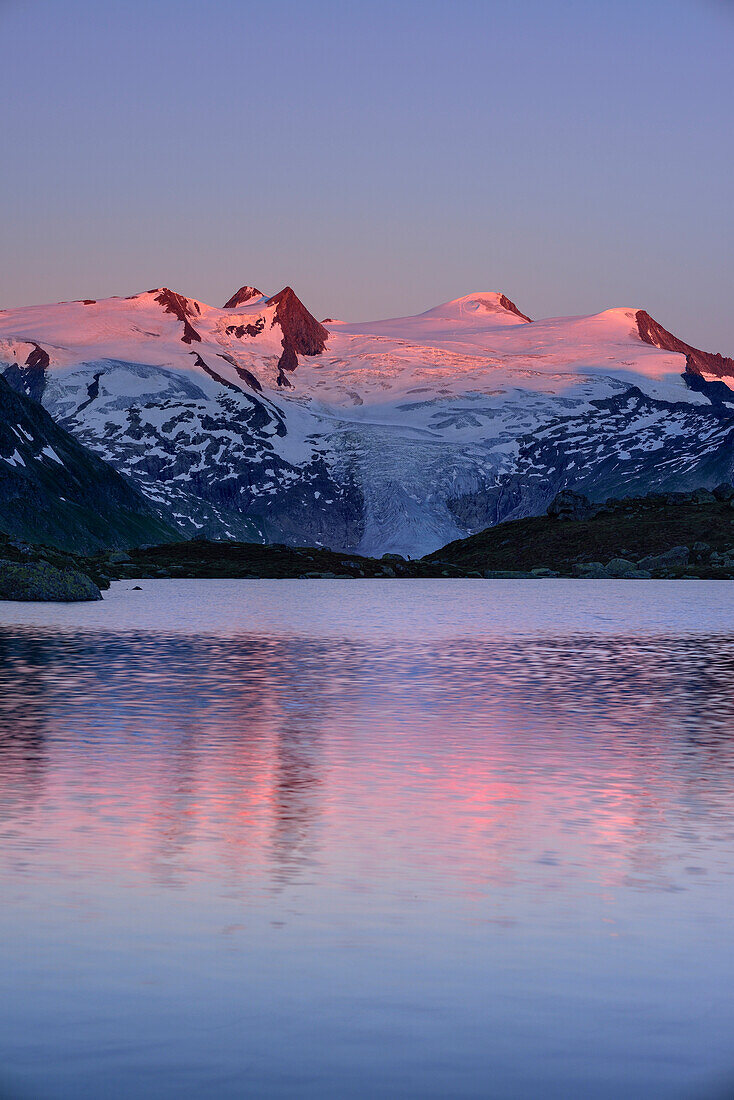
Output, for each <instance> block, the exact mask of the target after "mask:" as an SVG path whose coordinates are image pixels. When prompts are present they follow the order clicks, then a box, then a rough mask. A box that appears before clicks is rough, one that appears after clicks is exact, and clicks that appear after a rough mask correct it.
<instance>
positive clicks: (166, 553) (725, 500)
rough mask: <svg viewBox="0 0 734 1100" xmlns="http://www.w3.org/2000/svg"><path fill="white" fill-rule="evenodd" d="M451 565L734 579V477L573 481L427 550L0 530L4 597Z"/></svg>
mask: <svg viewBox="0 0 734 1100" xmlns="http://www.w3.org/2000/svg"><path fill="white" fill-rule="evenodd" d="M442 577H448V578H457V579H459V578H462V577H465V578H467V577H470V578H483V579H488V580H494V579H497V580H499V579H527V580H542V579H544V578H552V577H569V578H577V579H594V580H602V579H614V580H635V579H639V580H643V579H675V578H682V579H695V578H702V579H708V580H713V579H721V580H729V579H734V487H732V486H731V485H722V486H719V487H717V488H716V489H715V490H713V491H711V492H709V491H708V490H706V489H698V490H695V491H694V492H692V493H666V494H650V495H649V496H646V497H638V498H628V499H623V500H608V501H605V502H604V503H593V502H591V501H590V500H588V499H587V498H586V497H583V496H581V495H580V494H577V493H573V492H570V491H564V492H562V493H560V494H559V495H558V496H557V497H556V498H555V500H554V501H553V503H552V504H551V505H550V507H549V508H548V513H547V515H545V516H535V517H531V518H528V519H522V520H514V521H512V522H509V523H503V524H498V525H497V526H496V527H491V528H489V529H487V530H485V531H481V532H479V533H478V534H476V535H472V536H470V537H469V538H467V539H461V540H459V541H457V542H454V543H450V544H449V545H448V546H445V547H443V549H442V550H440V551H437V552H436V553H435V554H430V555H427V556H426V557H424V558H420V559H418V560H409V559H406V558H403V557H401V556H400V555H399V554H385V555H383V557H382V558H367V557H361V556H359V555H355V554H343V553H339V552H336V551H332V550H324V549H321V548H318V547H293V546H285V545H270V546H264V545H261V544H259V543H246V542H217V541H212V540H207V539H193V540H190V541H187V542H179V543H165V544H162V545H157V546H141V547H137V548H133V549H130V550H127V551H122V550H108V551H100V552H97V553H95V554H92V555H79V554H71V553H68V552H66V551H62V550H58V549H53V548H50V547H44V546H37V545H32V544H28V543H21V542H18V541H14V540H12V539H10V538H8V537H7V536H4V535H2V534H0V599H4V600H8V599H16V600H94V599H100V598H101V593H102V592H103V591H104V590H105V589H107V588H109V586H110V584H111V582H112V581H113V580H126V579H127V580H133V579H165V578H172V579H174V578H180V579H187V578H188V579H197V578H222V579H248V578H249V579H256V578H263V579H278V578H283V579H286V578H290V579H304V580H308V579H315V578H319V579H359V578H406V579H409V578H415V579H418V578H442Z"/></svg>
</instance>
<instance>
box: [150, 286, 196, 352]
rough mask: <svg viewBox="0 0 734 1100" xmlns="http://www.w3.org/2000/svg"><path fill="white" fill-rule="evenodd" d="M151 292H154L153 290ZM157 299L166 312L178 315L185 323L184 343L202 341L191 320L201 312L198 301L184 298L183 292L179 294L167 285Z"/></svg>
mask: <svg viewBox="0 0 734 1100" xmlns="http://www.w3.org/2000/svg"><path fill="white" fill-rule="evenodd" d="M151 293H153V292H152V291H151ZM155 301H156V302H160V304H161V305H162V306H163V311H164V313H172V314H173V315H174V317H178V319H179V321H181V322H182V323H183V327H184V331H183V336H182V337H181V339H182V340H183V342H184V344H191V343H192V342H193V341H197V342H198V343H201V337H200V336H199V333H198V332H197V331H196V329H195V328H194V327H193V326H192V325H191V324H190V322H189V318H190V317H191V318H193V317H195V316H196V315H197V314H198V313H201V310H200V308H199V305H198V303H197V302H192V301H191V300H190V299H189V298H184V296H183V294H177V293H176V291H175V290H169V289H168V287H167V286H164V287H163V289H162V290H161V291H160V293H159V294H157V295H156V298H155Z"/></svg>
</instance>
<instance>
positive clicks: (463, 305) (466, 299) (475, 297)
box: [428, 290, 531, 324]
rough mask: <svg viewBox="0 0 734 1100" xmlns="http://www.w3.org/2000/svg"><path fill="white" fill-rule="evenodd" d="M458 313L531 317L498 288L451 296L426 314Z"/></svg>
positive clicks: (520, 317)
mask: <svg viewBox="0 0 734 1100" xmlns="http://www.w3.org/2000/svg"><path fill="white" fill-rule="evenodd" d="M432 313H440V314H447V313H451V314H458V315H459V316H471V315H472V314H477V313H479V314H481V313H498V314H502V313H513V314H514V315H515V317H518V318H519V319H520V320H521V321H526V322H527V323H528V324H530V323H531V318H530V317H528V316H527V315H526V314H525V313H522V312H521V311H520V310H519V309H518V308H517V306H516V305H515V303H514V302H513V301H512V300H511V299H510V298H508V297H507V295H506V294H503V293H502V292H501V291H499V290H478V291H474V293H472V294H465V295H463V297H461V298H452V300H451V301H450V302H444V303H443V305H440V306H436V307H435V308H434V309H429V310H428V314H429V315H430V314H432Z"/></svg>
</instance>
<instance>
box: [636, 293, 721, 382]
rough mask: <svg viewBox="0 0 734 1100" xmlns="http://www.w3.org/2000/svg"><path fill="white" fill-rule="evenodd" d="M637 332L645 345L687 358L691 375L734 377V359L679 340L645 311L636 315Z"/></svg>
mask: <svg viewBox="0 0 734 1100" xmlns="http://www.w3.org/2000/svg"><path fill="white" fill-rule="evenodd" d="M635 320H636V321H637V331H638V333H639V336H640V339H641V340H642V341H643V343H645V344H651V345H652V346H653V347H654V348H660V349H661V350H662V351H672V352H676V353H677V354H678V355H685V357H686V371H687V372H688V373H689V374H698V375H704V374H713V375H715V377H717V378H724V377H730V376H734V359H728V358H726V357H725V356H723V355H719V353H718V352H711V351H699V349H698V348H694V347H691V345H690V344H686V343H684V341H683V340H679V339H678V337H677V336H673V334H672V332H668V330H667V329H664V328H663V326H662V325H661V324H659V323H658V322H657V321H656V320H655V318H654V317H651V316H650V314H649V313H647V312H646V311H645V310H644V309H638V310H637V313H636V314H635Z"/></svg>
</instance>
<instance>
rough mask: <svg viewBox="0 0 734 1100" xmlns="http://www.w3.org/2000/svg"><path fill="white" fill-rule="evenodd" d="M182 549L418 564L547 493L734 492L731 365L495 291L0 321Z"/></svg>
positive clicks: (283, 296) (165, 305)
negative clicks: (301, 552) (211, 541)
mask: <svg viewBox="0 0 734 1100" xmlns="http://www.w3.org/2000/svg"><path fill="white" fill-rule="evenodd" d="M3 370H4V372H5V377H6V379H7V380H8V381H9V382H10V384H11V385H13V386H14V387H15V388H16V389H18V390H21V391H23V392H24V393H27V394H32V395H33V396H35V397H37V398H39V399H40V400H41V401H42V402H43V404H44V406H45V407H46V408H47V409H48V410H49V411H50V412H51V413H52V415H53V416H54V418H55V419H56V420H57V421H58V422H59V423H60V424H62V425H63V426H64V427H66V428H68V430H69V431H71V432H72V433H73V434H74V435H75V436H76V437H77V438H78V439H79V440H80V441H81V442H82V443H84V444H85V445H86V446H88V447H89V448H91V449H93V450H95V451H96V452H97V453H98V454H99V455H100V456H101V457H103V458H105V459H106V460H108V461H109V462H111V463H112V464H113V465H114V466H115V467H116V468H117V469H118V470H119V471H120V472H122V473H123V474H125V475H126V476H127V477H129V478H131V479H132V480H133V481H134V482H135V483H136V484H137V485H138V486H139V488H140V489H141V490H142V491H143V492H144V493H145V495H146V496H147V497H148V499H149V500H150V501H151V502H153V503H154V504H155V505H156V507H159V508H162V509H164V510H165V511H166V513H167V515H168V516H170V519H171V522H172V523H174V524H175V525H176V527H177V529H178V530H179V532H180V533H181V534H182V535H184V536H187V537H191V536H201V537H209V538H223V537H224V538H237V539H243V540H251V541H252V540H256V541H263V542H284V543H288V544H291V545H305V544H311V545H325V546H329V547H332V548H333V549H337V550H344V551H349V552H359V553H362V554H381V553H383V552H385V551H393V552H398V553H403V554H409V555H412V556H418V555H421V554H424V553H427V552H429V551H431V550H434V549H436V548H438V547H439V546H441V545H443V544H445V543H446V542H449V541H451V540H453V539H456V538H461V537H463V536H465V535H468V534H471V533H472V532H473V531H476V530H480V529H482V528H484V527H487V526H488V525H489V524H492V523H496V522H498V521H501V520H503V519H507V518H513V517H521V516H526V515H532V514H536V513H538V512H542V511H543V510H544V509H545V507H546V506H547V504H548V503H549V501H550V500H551V499H552V498H553V497H554V496H555V495H556V493H557V492H558V491H560V490H561V489H564V488H567V487H569V488H575V487H580V488H582V489H583V491H584V492H585V493H587V494H588V495H589V496H591V497H592V498H594V499H603V498H605V497H607V496H610V495H629V494H632V493H635V494H639V493H644V492H647V491H649V490H650V489H652V488H658V487H662V488H666V489H668V488H672V489H674V488H686V489H690V488H695V487H697V486H709V487H710V486H713V485H715V484H718V483H719V482H721V481H724V480H730V479H731V477H732V468H733V465H732V434H731V432H732V429H734V393H732V391H731V390H730V389H729V386H728V384H727V383H728V382H731V384H732V385H733V386H734V363H733V362H732V360H727V359H725V358H723V357H722V356H714V355H709V354H707V353H704V352H699V351H698V350H697V349H695V348H691V347H690V346H689V345H687V344H684V343H683V342H682V341H680V340H678V339H677V338H676V337H674V336H672V334H670V333H668V332H667V330H665V329H663V328H662V326H660V325H658V324H657V322H655V321H654V320H653V319H652V318H651V317H649V315H648V314H646V313H645V312H644V311H642V310H639V309H634V308H617V309H611V310H606V311H604V312H602V313H600V314H596V315H594V316H590V317H562V318H550V319H546V320H534V321H531V320H530V318H529V317H528V316H527V315H526V314H525V313H523V312H522V311H521V310H520V309H519V308H518V307H517V306H516V305H515V304H514V303H513V302H512V301H511V300H510V299H509V298H508V297H507V296H506V295H504V294H502V293H499V292H482V293H476V294H469V295H465V296H464V297H462V298H457V299H455V300H453V301H451V302H446V303H444V304H443V305H440V306H437V307H434V308H433V309H430V310H428V311H427V312H425V313H423V314H421V315H419V316H417V317H402V318H394V319H389V320H384V321H376V322H370V323H359V324H350V323H346V322H340V321H329V322H328V323H326V324H320V323H319V322H318V321H316V319H315V318H314V317H313V316H312V315H311V314H310V313H309V311H308V310H307V309H306V308H305V306H304V305H303V304H302V303H301V302H300V301H299V299H298V298H297V296H296V294H295V293H294V291H293V290H292V289H291V288H290V287H286V288H284V289H283V290H282V291H281V292H279V293H278V294H276V295H274V296H272V297H267V296H265V295H263V294H261V293H260V291H258V290H256V289H255V288H254V287H252V286H244V287H242V288H240V290H239V291H237V292H236V293H235V294H234V295H233V296H232V298H230V299H229V301H228V302H227V305H226V306H225V307H224V308H222V309H219V308H217V307H213V306H208V305H206V304H205V303H203V302H199V301H197V300H195V299H192V298H187V297H185V296H183V295H181V294H178V293H176V292H174V291H171V290H169V289H167V288H157V289H156V290H152V291H148V292H146V293H144V294H140V295H135V296H133V297H131V298H113V299H107V300H106V301H99V302H96V301H91V300H87V301H85V302H70V303H61V304H59V305H56V306H46V307H30V308H26V309H19V310H8V311H5V312H4V313H0V371H3Z"/></svg>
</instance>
